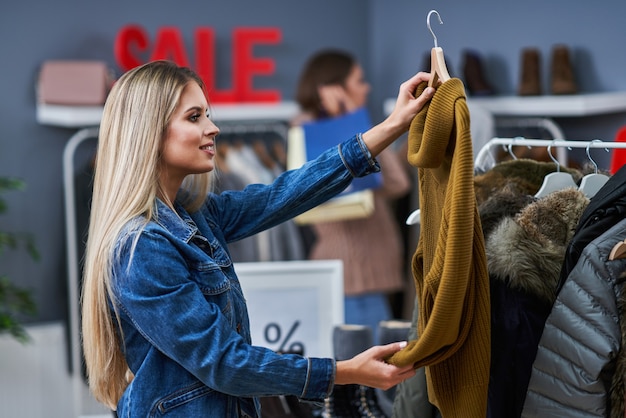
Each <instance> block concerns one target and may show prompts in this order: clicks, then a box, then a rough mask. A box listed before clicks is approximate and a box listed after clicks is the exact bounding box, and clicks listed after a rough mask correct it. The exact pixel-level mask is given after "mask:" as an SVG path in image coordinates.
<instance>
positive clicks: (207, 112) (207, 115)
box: [206, 110, 211, 119]
mask: <svg viewBox="0 0 626 418" xmlns="http://www.w3.org/2000/svg"><path fill="white" fill-rule="evenodd" d="M206 118H207V119H211V113H209V111H208V110H207V111H206Z"/></svg>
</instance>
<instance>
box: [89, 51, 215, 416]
mask: <svg viewBox="0 0 626 418" xmlns="http://www.w3.org/2000/svg"><path fill="white" fill-rule="evenodd" d="M190 82H195V83H198V85H200V87H201V88H203V90H204V85H203V83H202V80H201V79H200V78H199V77H198V76H197V75H196V74H195V73H194V72H192V71H191V70H189V69H187V68H183V67H178V66H177V65H176V64H174V63H171V62H168V61H154V62H150V63H148V64H144V65H142V66H140V67H137V68H134V69H132V70H130V71H128V72H127V73H125V74H124V75H123V76H122V77H120V79H119V80H118V81H117V82H116V83H115V85H114V86H113V89H112V90H111V92H110V93H109V96H108V98H107V101H106V103H105V106H104V113H103V115H102V121H101V124H100V131H99V137H98V150H97V154H96V170H95V178H94V188H93V199H92V207H91V215H90V219H91V220H90V224H89V236H88V240H87V250H86V255H85V269H84V277H83V280H84V282H83V291H82V340H83V352H84V356H85V362H86V365H87V375H88V380H89V386H90V389H91V391H92V393H93V395H94V396H95V397H96V399H97V400H98V401H100V402H102V403H104V404H105V405H107V406H109V407H110V408H112V409H114V410H115V409H116V405H117V402H118V401H119V399H120V397H121V396H122V393H123V392H124V390H125V389H126V387H127V386H128V384H129V382H130V381H131V379H132V373H131V372H130V370H129V368H128V364H127V363H126V360H125V359H124V356H123V354H122V346H121V343H122V342H121V341H120V340H121V339H120V335H121V329H119V328H118V327H119V318H118V319H117V320H115V319H114V316H113V315H112V312H111V311H110V309H109V301H113V302H114V303H113V306H115V296H114V295H113V293H112V291H111V289H112V286H111V280H112V266H113V264H114V257H115V249H116V248H119V243H118V241H119V240H120V239H122V238H121V237H120V232H121V231H122V228H123V227H124V226H125V225H126V224H128V223H129V222H130V221H131V220H136V219H140V220H141V222H133V225H134V228H136V229H141V228H143V227H144V226H145V225H146V224H147V223H148V222H149V221H150V219H152V218H153V216H155V212H154V208H155V200H156V198H157V196H160V195H164V194H163V193H159V192H160V185H159V181H158V179H159V164H160V154H161V150H162V142H163V140H164V138H165V135H166V133H167V128H168V125H169V122H170V119H171V117H172V114H173V112H174V110H175V109H176V106H177V105H178V103H179V100H180V96H181V94H182V91H183V89H184V87H185V86H186V85H187V84H188V83H190ZM209 187H210V173H205V174H198V175H193V176H188V177H187V178H186V179H185V182H184V184H183V188H187V190H188V191H189V193H188V195H189V196H191V198H190V199H189V200H188V201H187V202H185V203H186V207H187V209H188V210H190V211H193V210H197V209H198V208H199V207H200V205H201V204H202V202H203V200H204V198H205V196H206V193H207V192H208V190H209ZM168 203H170V204H171V202H168ZM124 236H128V235H127V234H124ZM115 318H117V312H115Z"/></svg>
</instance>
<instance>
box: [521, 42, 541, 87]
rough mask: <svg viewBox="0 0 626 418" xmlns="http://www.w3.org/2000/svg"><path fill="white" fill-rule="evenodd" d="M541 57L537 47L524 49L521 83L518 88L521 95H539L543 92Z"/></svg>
mask: <svg viewBox="0 0 626 418" xmlns="http://www.w3.org/2000/svg"><path fill="white" fill-rule="evenodd" d="M540 68H541V59H540V54H539V50H538V49H536V48H524V49H523V50H522V65H521V68H520V70H521V73H520V85H519V88H518V90H517V93H518V95H520V96H538V95H540V94H541V71H540Z"/></svg>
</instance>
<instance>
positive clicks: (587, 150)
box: [585, 139, 609, 174]
mask: <svg viewBox="0 0 626 418" xmlns="http://www.w3.org/2000/svg"><path fill="white" fill-rule="evenodd" d="M594 142H603V141H602V140H601V139H593V140H592V141H591V142H589V143H588V144H587V147H586V149H585V151H586V152H587V158H589V161H591V164H593V168H594V172H595V174H598V163H596V162H595V160H594V159H593V158H591V153H590V152H589V148H591V144H592V143H594ZM604 150H605V151H606V152H609V149H608V148H604Z"/></svg>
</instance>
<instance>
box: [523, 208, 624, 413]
mask: <svg viewBox="0 0 626 418" xmlns="http://www.w3.org/2000/svg"><path fill="white" fill-rule="evenodd" d="M624 239H626V219H623V220H621V221H620V222H619V223H617V224H615V225H614V226H613V227H611V228H610V229H609V230H608V231H606V232H605V233H604V234H602V235H600V237H598V238H596V239H595V240H593V241H591V242H590V243H589V244H588V245H587V246H585V248H584V250H583V251H582V253H581V255H580V257H579V259H578V262H577V263H576V265H575V267H574V268H573V269H572V271H571V273H570V274H569V276H568V277H567V280H566V281H565V283H564V285H563V287H562V289H561V291H560V292H559V294H558V296H557V299H556V302H555V304H554V306H553V308H552V311H551V312H550V315H549V316H548V319H547V321H546V324H545V327H544V331H543V334H542V336H541V340H540V343H539V348H538V350H537V356H536V358H535V361H534V363H533V369H532V374H531V378H530V383H529V385H528V393H527V395H526V400H525V403H524V409H523V413H522V416H523V417H529V418H530V417H538V416H540V417H542V418H550V417H563V416H567V417H617V416H621V417H623V416H624V410H623V409H624V408H623V397H624V382H623V379H624V376H623V374H622V375H619V374H616V373H615V370H616V367H617V365H621V367H620V370H622V371H623V370H624V355H625V354H624V350H623V348H622V338H623V337H624V335H623V333H622V327H621V325H620V324H621V323H623V321H624V320H626V318H625V317H624V312H623V302H621V300H622V298H623V284H624V282H625V280H626V279H625V277H624V274H623V273H624V272H625V271H626V259H617V260H609V254H610V252H611V250H612V249H613V247H614V246H615V244H617V243H618V242H619V241H623V240H624ZM614 408H615V409H614ZM619 408H621V410H620V409H619Z"/></svg>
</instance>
